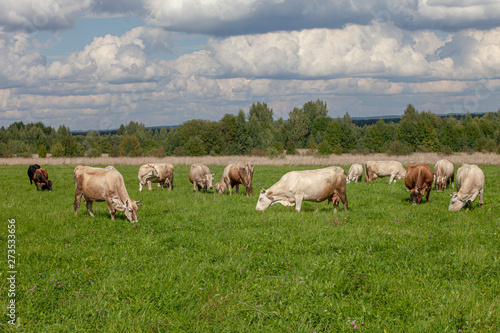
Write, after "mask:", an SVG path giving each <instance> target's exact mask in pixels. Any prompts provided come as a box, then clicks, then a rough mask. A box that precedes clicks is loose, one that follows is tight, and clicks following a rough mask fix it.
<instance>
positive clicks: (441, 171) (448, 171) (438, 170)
mask: <svg viewBox="0 0 500 333" xmlns="http://www.w3.org/2000/svg"><path fill="white" fill-rule="evenodd" d="M454 180H455V166H454V165H453V163H451V162H450V161H448V160H439V161H437V162H436V164H434V186H435V188H436V191H438V192H439V191H442V190H444V189H446V188H447V187H448V185H449V184H450V182H451V186H452V187H455V186H454Z"/></svg>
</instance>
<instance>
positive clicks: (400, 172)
mask: <svg viewBox="0 0 500 333" xmlns="http://www.w3.org/2000/svg"><path fill="white" fill-rule="evenodd" d="M405 176H406V170H403V171H399V172H398V173H397V174H396V176H395V177H394V180H396V179H405Z"/></svg>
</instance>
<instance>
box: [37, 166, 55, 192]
mask: <svg viewBox="0 0 500 333" xmlns="http://www.w3.org/2000/svg"><path fill="white" fill-rule="evenodd" d="M33 181H34V182H35V185H36V190H37V191H38V188H39V187H40V188H41V189H42V191H43V190H48V191H49V192H52V181H51V180H49V175H48V174H47V170H45V169H44V168H40V169H36V170H35V174H34V175H33Z"/></svg>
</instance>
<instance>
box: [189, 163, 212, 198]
mask: <svg viewBox="0 0 500 333" xmlns="http://www.w3.org/2000/svg"><path fill="white" fill-rule="evenodd" d="M214 179H215V178H214V174H212V173H211V172H210V169H209V168H208V167H207V166H206V165H203V164H191V169H190V170H189V181H190V182H191V183H193V192H196V187H198V191H201V190H202V189H203V192H207V189H212V188H213V185H212V184H213V181H214Z"/></svg>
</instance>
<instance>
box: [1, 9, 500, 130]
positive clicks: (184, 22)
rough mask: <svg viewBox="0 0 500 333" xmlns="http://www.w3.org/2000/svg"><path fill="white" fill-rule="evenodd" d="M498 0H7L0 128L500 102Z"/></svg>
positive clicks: (486, 106)
mask: <svg viewBox="0 0 500 333" xmlns="http://www.w3.org/2000/svg"><path fill="white" fill-rule="evenodd" d="M499 17H500V1H498V0H372V1H365V0H336V1H327V0H308V1H303V0H44V1H43V2H42V1H39V0H2V1H1V2H0V126H5V127H7V126H8V125H10V124H11V123H13V122H16V121H23V122H24V123H29V122H39V121H41V122H43V123H44V124H45V125H48V126H53V127H55V128H57V127H59V126H60V125H66V126H68V127H69V128H70V129H71V130H88V129H92V130H108V129H115V128H118V127H119V126H120V125H121V124H128V123H129V122H130V121H137V122H140V123H143V124H145V125H146V126H170V125H179V124H181V123H183V122H185V121H187V120H191V119H206V120H214V121H218V120H220V119H221V118H222V117H223V116H224V114H228V113H229V114H237V113H238V111H239V110H243V111H245V112H248V110H249V108H250V107H251V105H252V104H253V103H256V102H262V103H267V105H268V107H270V108H272V109H273V114H274V118H275V119H278V118H280V117H283V119H285V120H286V119H288V114H289V112H291V111H292V110H293V108H295V107H298V108H300V107H302V106H303V105H304V104H305V103H306V102H308V101H312V100H317V99H320V100H322V101H325V102H326V103H327V106H328V111H329V113H328V114H329V116H331V117H333V118H336V117H338V116H340V117H342V116H343V115H344V114H345V113H346V112H348V113H349V115H350V116H351V117H374V116H398V115H401V114H403V112H404V109H405V108H406V106H407V105H408V104H412V105H413V106H415V108H416V109H417V110H420V111H431V112H433V113H435V114H447V113H466V112H472V113H480V112H489V111H494V112H496V111H498V110H499V108H500V103H499V102H500V94H499V90H500V19H499Z"/></svg>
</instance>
